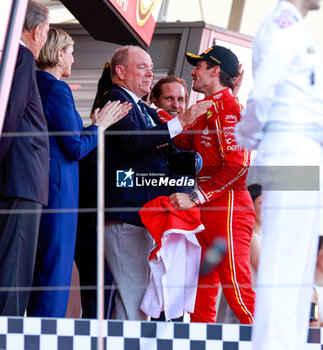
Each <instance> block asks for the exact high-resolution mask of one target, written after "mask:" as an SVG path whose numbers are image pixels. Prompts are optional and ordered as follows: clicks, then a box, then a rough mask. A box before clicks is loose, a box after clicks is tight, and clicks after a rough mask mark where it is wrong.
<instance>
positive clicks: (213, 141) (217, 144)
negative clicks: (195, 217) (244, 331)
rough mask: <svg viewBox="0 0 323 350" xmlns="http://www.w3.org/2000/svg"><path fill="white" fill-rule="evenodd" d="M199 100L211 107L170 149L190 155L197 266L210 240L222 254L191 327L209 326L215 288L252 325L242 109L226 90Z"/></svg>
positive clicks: (205, 279) (202, 288)
mask: <svg viewBox="0 0 323 350" xmlns="http://www.w3.org/2000/svg"><path fill="white" fill-rule="evenodd" d="M205 100H213V101H214V104H213V106H212V107H211V108H210V109H209V110H208V112H207V113H206V114H205V115H203V116H201V117H199V118H198V119H197V120H196V121H195V122H194V123H193V124H192V125H191V126H190V127H188V128H186V129H185V131H184V132H183V133H182V134H180V135H178V136H176V138H175V145H176V146H177V147H179V148H182V149H186V150H194V151H196V164H195V165H196V183H197V186H196V189H195V192H197V194H198V197H199V200H198V202H197V204H198V206H199V208H200V210H201V221H202V223H203V225H204V226H205V230H204V231H202V232H200V233H199V234H197V238H198V240H199V243H200V245H201V247H202V261H203V255H204V254H205V251H206V249H207V248H208V247H209V246H210V245H212V243H213V240H214V238H216V237H223V238H224V239H225V240H226V241H227V246H228V251H227V254H225V257H224V259H223V261H222V263H221V264H220V265H219V266H217V267H216V268H214V269H213V270H212V271H211V273H209V274H207V275H205V276H202V275H200V277H199V288H198V291H197V296H196V303H195V309H194V313H193V314H191V321H192V322H208V323H214V322H215V316H216V308H215V305H216V297H217V294H218V288H219V283H221V285H222V287H223V292H224V294H225V297H226V299H227V301H228V304H229V306H230V308H231V309H232V310H233V311H234V312H235V314H236V316H237V317H238V319H239V320H240V322H241V323H244V324H251V323H252V322H253V315H254V304H255V293H254V291H253V289H252V281H251V272H250V252H249V250H250V240H251V234H252V228H253V225H254V221H255V214H254V209H253V203H252V200H251V197H250V195H249V192H248V190H247V185H246V177H247V173H248V167H249V165H250V152H249V151H247V150H244V149H241V147H240V146H239V145H238V144H237V143H236V141H235V139H234V135H233V132H234V128H235V125H236V123H237V122H238V121H239V120H240V111H241V109H242V106H241V105H240V103H239V102H238V100H237V99H236V98H235V97H234V96H233V95H232V91H231V89H229V88H227V89H225V90H222V91H220V92H218V93H216V94H214V95H212V96H210V97H207V98H206V99H205Z"/></svg>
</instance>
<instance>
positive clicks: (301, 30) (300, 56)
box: [235, 1, 323, 149]
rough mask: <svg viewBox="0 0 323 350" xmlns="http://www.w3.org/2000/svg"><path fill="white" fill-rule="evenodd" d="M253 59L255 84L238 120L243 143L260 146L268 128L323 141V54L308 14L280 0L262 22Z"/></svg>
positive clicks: (240, 138) (244, 144)
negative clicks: (307, 16)
mask: <svg viewBox="0 0 323 350" xmlns="http://www.w3.org/2000/svg"><path fill="white" fill-rule="evenodd" d="M252 64H253V78H254V86H253V89H252V91H251V92H250V94H249V96H248V101H247V108H246V110H245V111H242V113H241V121H240V123H238V124H237V126H236V130H235V133H236V139H237V141H238V143H239V144H240V145H241V146H242V147H244V148H248V149H257V147H258V144H259V141H260V140H261V138H262V137H263V133H264V131H265V129H266V128H277V129H279V131H280V130H281V129H285V130H286V129H287V130H291V129H293V128H294V129H296V130H298V131H301V132H306V133H308V134H309V135H312V136H313V137H315V138H319V139H320V141H322V140H323V137H322V134H323V119H322V113H323V68H322V60H321V58H320V57H319V55H318V52H317V48H316V46H315V44H314V42H313V40H312V38H311V34H310V32H309V30H308V28H307V27H306V25H305V22H304V19H303V17H302V16H301V14H300V12H299V11H298V10H297V8H296V7H295V6H294V5H292V4H291V3H290V2H288V1H280V2H279V3H278V5H277V7H276V9H275V11H274V12H273V13H272V14H271V15H270V16H269V17H267V19H266V20H265V21H264V23H263V24H262V25H261V26H260V28H259V30H258V32H257V35H256V37H255V38H254V41H253V53H252ZM312 79H314V84H313V81H312Z"/></svg>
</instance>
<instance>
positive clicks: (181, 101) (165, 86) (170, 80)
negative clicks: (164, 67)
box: [150, 75, 189, 121]
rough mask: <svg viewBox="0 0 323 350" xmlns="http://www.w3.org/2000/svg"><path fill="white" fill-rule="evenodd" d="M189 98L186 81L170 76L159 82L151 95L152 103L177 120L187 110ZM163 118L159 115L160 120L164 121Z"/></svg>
mask: <svg viewBox="0 0 323 350" xmlns="http://www.w3.org/2000/svg"><path fill="white" fill-rule="evenodd" d="M188 97H189V96H188V91H187V86H186V82H185V80H184V79H182V78H179V77H177V76H175V75H170V76H168V77H166V78H162V79H160V80H158V82H157V83H156V84H155V85H154V87H153V88H152V90H151V93H150V102H151V103H153V104H154V105H155V106H156V107H158V108H161V109H163V110H164V111H165V112H166V113H167V114H168V115H169V117H170V118H175V117H177V116H178V115H179V114H180V113H183V112H184V111H185V110H186V106H187V103H188ZM151 107H153V106H151ZM161 117H162V115H159V118H160V119H161V121H163V119H162V118H161ZM167 120H169V119H166V121H167Z"/></svg>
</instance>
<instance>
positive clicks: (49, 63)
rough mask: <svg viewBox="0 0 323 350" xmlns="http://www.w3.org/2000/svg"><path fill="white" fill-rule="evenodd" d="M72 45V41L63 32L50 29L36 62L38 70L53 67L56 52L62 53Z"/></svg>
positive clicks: (56, 61) (56, 57)
mask: <svg viewBox="0 0 323 350" xmlns="http://www.w3.org/2000/svg"><path fill="white" fill-rule="evenodd" d="M72 45H74V41H73V39H72V38H71V37H70V36H69V35H68V34H67V33H66V32H64V30H61V29H58V28H53V27H52V28H50V29H49V31H48V34H47V40H46V43H45V45H44V46H43V47H42V49H41V51H40V53H39V56H38V58H37V61H36V65H37V67H38V68H39V69H45V68H50V67H55V66H56V65H57V64H58V63H59V60H58V50H59V49H62V50H63V51H64V52H65V51H66V49H67V48H68V47H69V46H72Z"/></svg>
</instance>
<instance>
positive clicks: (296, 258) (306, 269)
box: [252, 132, 323, 350]
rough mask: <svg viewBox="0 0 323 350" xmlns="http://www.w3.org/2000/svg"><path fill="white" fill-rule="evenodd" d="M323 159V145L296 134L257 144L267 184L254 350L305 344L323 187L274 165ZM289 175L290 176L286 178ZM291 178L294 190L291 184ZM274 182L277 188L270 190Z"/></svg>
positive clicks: (270, 136) (289, 349)
mask: <svg viewBox="0 0 323 350" xmlns="http://www.w3.org/2000/svg"><path fill="white" fill-rule="evenodd" d="M321 160H322V148H321V145H320V144H319V143H317V142H315V141H313V140H311V139H309V138H307V137H305V136H303V135H299V134H296V133H283V132H268V133H267V134H265V137H264V138H263V140H262V142H261V144H260V146H259V149H258V154H257V163H258V164H259V165H261V166H266V167H265V168H263V169H262V171H260V172H259V174H260V176H261V177H262V178H261V180H262V182H263V187H264V192H263V201H262V233H263V248H262V252H261V258H260V264H259V270H258V283H257V288H256V293H257V299H256V313H255V324H254V329H253V333H252V335H253V336H252V338H253V349H254V350H273V349H274V350H304V349H305V347H306V345H305V344H306V341H307V334H308V326H309V314H310V302H311V296H312V291H313V280H314V270H315V262H316V255H317V242H318V235H319V226H320V225H319V221H320V206H321V198H320V197H321V192H320V191H319V190H318V189H316V190H298V188H297V186H298V185H299V187H300V188H302V186H303V184H304V182H305V183H308V185H309V187H311V186H313V188H314V187H317V185H318V184H317V183H316V184H315V181H314V180H313V178H311V176H309V177H308V178H307V176H304V178H302V176H300V175H298V176H297V175H296V174H295V172H294V171H290V169H289V168H288V167H286V168H285V169H283V168H282V169H280V170H279V171H278V172H279V173H280V174H279V175H278V176H277V172H275V174H274V175H273V172H272V168H270V167H271V166H306V165H308V166H319V165H321ZM267 167H268V168H267ZM322 169H323V168H322ZM276 170H277V168H276V169H275V171H276ZM261 174H262V175H261ZM286 176H287V178H289V179H288V180H287V183H284V180H285V179H286ZM314 177H315V176H314ZM288 182H292V183H293V185H294V187H295V188H294V190H290V189H287V187H288V186H286V184H287V185H288ZM272 185H273V186H276V190H272V191H267V189H268V186H269V187H270V186H272Z"/></svg>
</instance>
